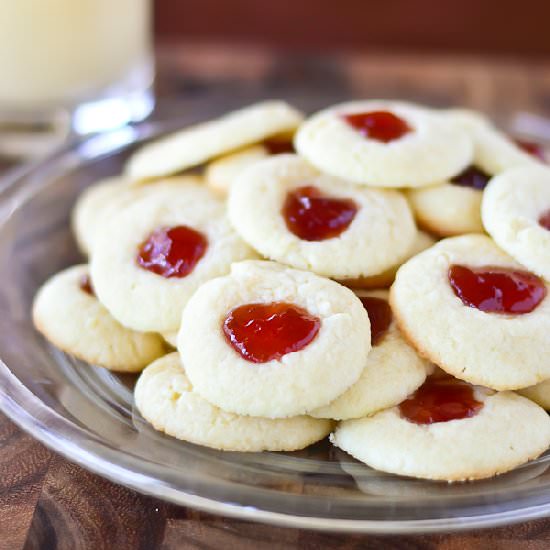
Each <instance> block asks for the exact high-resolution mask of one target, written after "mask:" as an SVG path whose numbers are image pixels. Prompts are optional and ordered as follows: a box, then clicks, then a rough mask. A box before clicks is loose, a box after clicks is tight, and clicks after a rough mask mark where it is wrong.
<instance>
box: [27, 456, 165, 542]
mask: <svg viewBox="0 0 550 550" xmlns="http://www.w3.org/2000/svg"><path fill="white" fill-rule="evenodd" d="M167 508H168V506H167V505H166V504H164V503H162V502H160V501H158V500H156V499H153V498H151V497H147V496H144V495H141V494H139V493H136V492H135V491H131V490H130V489H127V488H125V487H122V486H120V485H115V484H114V483H111V482H109V481H107V480H106V479H103V478H101V477H99V476H97V475H95V474H92V473H90V472H87V471H86V470H83V469H82V468H80V467H78V466H76V465H75V464H71V463H70V462H67V461H66V460H64V459H62V458H61V457H56V458H55V459H54V461H53V462H52V464H51V465H50V468H49V470H48V473H47V475H46V477H45V479H44V484H43V486H42V492H41V494H40V498H39V499H38V502H37V505H36V509H35V513H34V516H33V520H32V523H31V525H30V529H29V533H28V538H27V541H26V544H25V549H27V550H44V549H50V548H51V549H56V550H80V549H82V550H85V549H88V548H93V549H94V550H112V549H113V548H116V549H117V550H119V549H120V550H123V549H126V548H127V549H137V548H143V549H144V550H145V549H149V548H156V547H158V546H159V545H160V542H161V541H162V538H163V534H164V524H165V518H166V511H167Z"/></svg>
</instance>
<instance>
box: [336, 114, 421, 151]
mask: <svg viewBox="0 0 550 550" xmlns="http://www.w3.org/2000/svg"><path fill="white" fill-rule="evenodd" d="M343 119H344V120H345V121H346V122H347V123H348V124H349V125H350V126H351V127H352V128H354V129H355V130H357V131H358V132H359V133H360V134H361V135H362V136H364V137H366V138H369V139H375V140H376V141H382V142H383V143H389V142H390V141H394V140H396V139H399V138H402V137H403V136H404V135H405V134H408V133H409V132H410V131H411V130H412V128H411V127H410V126H409V125H408V124H407V122H406V121H404V120H403V119H402V118H399V117H398V116H397V115H394V114H393V113H390V112H389V111H371V112H369V113H352V114H349V115H343Z"/></svg>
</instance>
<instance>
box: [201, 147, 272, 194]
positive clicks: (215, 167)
mask: <svg viewBox="0 0 550 550" xmlns="http://www.w3.org/2000/svg"><path fill="white" fill-rule="evenodd" d="M268 156H269V153H268V152H267V150H266V149H265V147H264V146H263V145H261V144H258V145H252V146H251V147H247V148H246V149H242V150H241V151H237V152H235V153H231V154H229V155H225V156H223V157H220V158H218V159H215V160H213V161H212V162H210V163H209V164H208V165H207V167H206V169H205V171H204V179H205V180H206V184H207V185H208V186H209V187H210V188H211V189H212V190H213V191H215V192H216V193H218V194H219V195H221V196H223V197H225V196H227V194H228V193H229V190H230V189H231V187H232V186H233V183H234V182H235V180H236V179H237V177H238V176H239V175H240V174H241V173H242V172H243V171H244V169H245V168H248V167H249V166H252V165H253V164H254V163H256V162H258V161H259V160H262V159H265V158H267V157H268Z"/></svg>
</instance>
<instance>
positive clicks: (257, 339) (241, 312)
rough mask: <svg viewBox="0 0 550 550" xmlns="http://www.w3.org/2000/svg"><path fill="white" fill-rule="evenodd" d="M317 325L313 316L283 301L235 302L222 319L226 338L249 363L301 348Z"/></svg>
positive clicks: (275, 358)
mask: <svg viewBox="0 0 550 550" xmlns="http://www.w3.org/2000/svg"><path fill="white" fill-rule="evenodd" d="M320 327H321V321H320V320H319V319H318V318H317V317H315V316H313V315H310V314H309V313H308V312H307V311H306V310H305V309H302V308H301V307H298V306H296V305H293V304H287V303H285V302H273V303H270V304H246V305H243V306H239V307H236V308H235V309H233V310H231V311H230V312H229V314H228V315H227V317H226V318H225V321H224V322H223V332H224V334H225V337H226V338H227V341H228V342H229V343H230V344H231V346H232V347H233V349H235V351H237V352H238V353H240V354H241V356H242V357H243V358H244V359H246V360H247V361H250V362H252V363H267V362H268V361H273V360H277V361H278V360H279V359H281V357H283V355H286V354H287V353H292V352H294V351H300V350H302V349H304V348H305V347H306V346H307V345H308V344H309V343H311V342H312V341H313V340H314V339H315V337H316V336H317V333H318V332H319V328H320Z"/></svg>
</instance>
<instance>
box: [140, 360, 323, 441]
mask: <svg viewBox="0 0 550 550" xmlns="http://www.w3.org/2000/svg"><path fill="white" fill-rule="evenodd" d="M135 402H136V406H137V408H138V410H139V411H140V413H141V414H142V416H143V417H144V418H145V419H146V420H147V421H148V422H150V423H151V424H152V425H153V427H154V428H155V429H157V430H160V431H162V432H164V433H166V434H168V435H171V436H173V437H176V438H178V439H183V440H185V441H189V442H191V443H196V444H198V445H205V446H207V447H212V448H214V449H221V450H225V451H248V452H256V451H296V450H299V449H303V448H304V447H307V446H308V445H311V444H312V443H315V442H316V441H319V440H320V439H323V438H324V437H326V436H327V435H328V433H329V432H330V430H331V427H332V424H331V422H329V421H327V420H318V419H314V418H311V417H308V416H296V417H293V418H280V419H269V418H253V417H250V416H240V415H237V414H233V413H228V412H225V411H222V410H221V409H219V408H218V407H215V406H214V405H211V404H210V403H209V402H208V401H206V400H205V399H203V398H202V397H200V395H198V394H197V393H196V392H195V391H194V390H193V386H192V385H191V382H190V381H189V379H188V378H187V375H186V373H185V370H184V369H183V366H182V364H181V360H180V357H179V354H178V353H171V354H169V355H166V356H165V357H162V358H161V359H159V360H157V361H155V362H154V363H153V364H151V365H149V366H148V367H147V368H146V369H145V370H144V371H143V373H142V374H141V376H140V378H139V380H138V382H137V384H136V388H135Z"/></svg>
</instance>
